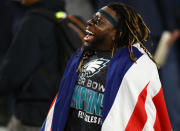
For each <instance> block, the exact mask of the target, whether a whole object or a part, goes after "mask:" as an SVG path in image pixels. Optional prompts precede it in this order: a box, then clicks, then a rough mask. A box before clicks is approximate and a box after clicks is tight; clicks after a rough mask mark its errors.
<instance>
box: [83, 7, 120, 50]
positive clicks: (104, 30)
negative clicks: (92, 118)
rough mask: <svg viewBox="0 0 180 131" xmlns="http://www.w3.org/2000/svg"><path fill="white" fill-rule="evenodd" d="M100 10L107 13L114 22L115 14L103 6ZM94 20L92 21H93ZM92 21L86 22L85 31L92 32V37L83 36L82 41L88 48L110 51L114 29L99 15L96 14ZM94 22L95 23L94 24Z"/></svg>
mask: <svg viewBox="0 0 180 131" xmlns="http://www.w3.org/2000/svg"><path fill="white" fill-rule="evenodd" d="M102 10H104V11H106V12H107V13H109V14H110V15H111V16H112V17H113V18H114V19H115V20H116V21H117V17H116V13H115V12H114V11H113V10H112V9H110V8H109V7H107V6H105V7H103V8H102ZM93 19H94V20H93ZM93 19H91V20H89V21H88V22H87V25H88V26H87V27H86V30H88V31H90V32H92V33H93V34H94V35H93V36H92V35H91V36H90V37H88V35H87V36H85V38H84V40H85V41H86V43H87V45H88V46H91V47H95V48H96V49H99V50H110V49H112V47H113V45H114V42H113V40H114V38H115V34H116V29H115V28H114V26H113V25H112V24H111V23H110V22H109V21H108V19H106V18H105V17H104V16H103V15H102V14H101V13H99V12H97V13H96V14H95V16H94V17H93ZM93 21H95V22H96V23H94V22H93Z"/></svg>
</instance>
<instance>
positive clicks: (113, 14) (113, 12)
mask: <svg viewBox="0 0 180 131" xmlns="http://www.w3.org/2000/svg"><path fill="white" fill-rule="evenodd" d="M101 10H104V11H106V12H107V13H108V14H110V15H111V16H112V17H113V18H114V19H115V20H116V21H118V19H117V16H116V12H115V11H113V10H112V9H111V8H109V7H108V6H104V7H103V8H101Z"/></svg>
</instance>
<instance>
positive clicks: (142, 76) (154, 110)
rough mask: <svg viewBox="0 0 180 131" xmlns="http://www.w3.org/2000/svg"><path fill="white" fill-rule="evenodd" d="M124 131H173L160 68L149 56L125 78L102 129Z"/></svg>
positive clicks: (141, 59)
mask: <svg viewBox="0 0 180 131" xmlns="http://www.w3.org/2000/svg"><path fill="white" fill-rule="evenodd" d="M106 88H108V87H106ZM124 130H125V131H141V130H144V131H153V130H155V131H161V130H162V131H164V130H166V131H170V130H172V129H171V125H170V121H169V118H168V113H167V110H166V105H165V102H164V97H163V92H162V88H161V83H160V80H159V76H158V71H157V68H156V65H155V64H154V63H153V62H152V61H151V60H150V59H149V57H148V56H147V55H146V54H144V55H143V56H141V57H140V58H139V59H138V60H137V62H136V63H134V64H133V65H132V66H131V68H130V69H129V70H128V71H127V73H126V74H125V76H124V78H123V80H122V83H121V84H120V88H119V91H118V93H117V95H116V98H115V100H114V103H113V105H112V107H111V109H110V111H109V113H108V115H107V117H106V119H105V121H104V123H103V125H102V131H124Z"/></svg>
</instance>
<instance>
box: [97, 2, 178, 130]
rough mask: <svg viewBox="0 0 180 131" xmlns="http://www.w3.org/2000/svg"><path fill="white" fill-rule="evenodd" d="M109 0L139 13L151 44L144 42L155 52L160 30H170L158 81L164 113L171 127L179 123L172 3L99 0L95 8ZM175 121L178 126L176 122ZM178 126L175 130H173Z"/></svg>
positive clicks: (175, 26) (174, 27) (174, 22)
mask: <svg viewBox="0 0 180 131" xmlns="http://www.w3.org/2000/svg"><path fill="white" fill-rule="evenodd" d="M110 2H124V3H126V4H128V5H131V6H132V7H133V8H135V9H136V10H137V12H139V13H140V14H141V15H142V17H143V18H144V21H145V22H146V23H147V25H148V27H149V29H150V31H151V34H150V35H151V39H152V41H153V43H154V45H153V46H152V47H150V46H149V44H146V46H147V48H148V49H150V51H151V52H152V53H153V54H155V52H156V49H157V46H158V43H159V40H160V38H161V36H162V34H163V32H164V31H169V32H171V33H172V35H171V38H170V40H169V43H168V48H169V49H168V50H169V51H168V55H167V58H166V62H165V64H164V65H163V66H162V67H161V68H160V70H159V73H160V79H161V81H162V85H163V90H164V96H165V100H166V104H167V109H168V113H169V116H170V120H171V123H172V127H173V128H174V129H175V128H176V125H177V124H178V123H179V124H180V110H179V107H180V104H179V100H180V99H179V84H180V83H179V79H180V77H179V67H178V59H177V50H176V49H177V45H176V44H175V41H176V39H177V38H178V36H179V30H177V25H176V21H175V15H174V2H175V1H171V0H148V1H144V0H99V1H98V2H97V6H98V8H101V7H102V6H104V5H105V4H108V3H110ZM179 124H178V125H179ZM178 130H180V129H177V131H178Z"/></svg>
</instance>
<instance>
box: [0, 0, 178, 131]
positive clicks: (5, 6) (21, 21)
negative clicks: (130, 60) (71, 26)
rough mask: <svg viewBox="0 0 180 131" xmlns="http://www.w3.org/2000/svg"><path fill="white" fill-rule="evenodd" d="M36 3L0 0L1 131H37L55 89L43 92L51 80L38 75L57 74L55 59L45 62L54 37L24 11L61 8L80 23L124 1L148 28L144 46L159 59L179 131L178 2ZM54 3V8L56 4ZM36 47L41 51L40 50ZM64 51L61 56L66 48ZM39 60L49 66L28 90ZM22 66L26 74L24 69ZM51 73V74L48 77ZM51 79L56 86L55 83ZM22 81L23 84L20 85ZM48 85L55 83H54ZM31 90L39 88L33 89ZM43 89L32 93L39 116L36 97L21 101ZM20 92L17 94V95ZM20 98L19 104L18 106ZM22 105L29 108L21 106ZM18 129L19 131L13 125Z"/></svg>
mask: <svg viewBox="0 0 180 131" xmlns="http://www.w3.org/2000/svg"><path fill="white" fill-rule="evenodd" d="M40 1H41V2H40V3H43V4H42V5H40V4H36V3H38V2H39V0H1V1H0V131H16V130H14V129H12V127H16V126H17V125H21V124H22V125H25V127H24V130H23V131H25V129H26V127H28V128H29V130H28V131H36V130H39V128H40V127H41V125H42V122H43V120H44V119H45V116H46V115H44V114H47V112H48V108H49V106H50V103H51V101H52V99H53V97H54V96H55V93H54V92H56V91H57V89H55V88H54V87H53V88H54V89H49V87H47V89H48V90H46V89H43V88H40V86H41V85H48V84H49V85H50V86H51V83H52V82H51V81H50V82H49V83H43V82H44V81H45V80H44V79H43V77H45V76H47V78H48V80H50V79H57V78H59V77H58V76H56V77H55V76H54V74H56V75H57V72H56V71H55V70H52V68H53V69H54V67H53V66H52V65H53V64H56V62H55V61H54V62H52V65H47V64H44V63H49V62H51V60H52V59H51V57H52V56H53V55H55V54H53V52H54V50H56V49H55V46H56V44H54V45H55V46H53V47H54V48H53V47H51V46H50V45H51V44H52V43H53V42H54V41H55V40H53V39H55V38H54V37H55V36H53V35H52V34H53V33H52V32H53V29H52V28H53V24H52V23H50V22H49V23H48V22H47V21H46V22H45V21H44V20H42V18H38V16H32V14H31V13H29V12H30V11H31V10H32V9H34V8H39V7H40V8H42V7H43V8H47V9H48V10H50V11H52V12H57V11H63V12H64V13H65V14H67V15H73V16H78V18H80V19H81V21H83V22H85V21H87V20H88V19H90V18H92V15H93V14H94V13H95V12H96V11H97V10H98V9H100V8H101V7H103V6H105V5H106V4H108V3H110V2H123V3H125V4H128V5H130V6H132V7H133V8H135V10H136V11H137V12H139V13H140V14H141V16H142V17H143V19H144V21H145V23H146V24H147V26H148V27H149V29H150V30H151V39H152V41H153V43H154V46H153V47H150V46H149V44H148V42H147V43H146V44H147V48H148V49H149V50H150V51H151V52H152V53H153V54H154V55H156V56H157V57H158V60H159V61H160V63H159V64H160V65H161V68H160V69H159V74H160V79H161V82H162V87H163V91H164V97H165V100H166V105H167V109H168V113H169V116H170V121H171V124H172V127H173V129H174V131H180V102H179V101H180V83H179V82H180V39H179V36H180V0H148V1H145V0H49V1H48V0H40ZM42 1H43V2H42ZM53 2H54V3H53ZM31 3H32V4H31ZM34 3H35V4H34ZM44 3H45V4H44ZM47 3H48V4H47ZM39 5H40V6H39ZM50 5H51V6H50ZM57 5H58V7H56V6H57ZM32 17H33V18H32ZM41 23H42V24H41ZM72 35H73V34H72ZM47 37H48V39H47ZM51 39H52V40H51ZM43 41H44V42H43ZM46 42H47V43H48V42H49V45H48V44H45V43H46ZM26 45H27V46H26ZM37 45H38V46H37ZM50 47H51V48H52V49H50ZM41 50H43V51H42V52H41ZM39 52H41V53H39ZM49 52H51V53H49ZM63 53H64V54H65V53H66V52H63ZM48 54H49V55H48ZM42 55H43V56H46V58H42V57H40V56H42ZM26 56H27V57H26ZM48 58H49V59H48ZM27 59H31V61H27ZM42 61H43V62H42ZM39 63H41V64H39ZM42 63H43V65H46V67H47V66H48V68H46V71H43V72H38V73H36V74H35V75H33V78H34V79H36V78H37V77H38V78H41V77H42V79H39V81H38V82H34V83H33V84H31V83H30V84H31V89H26V88H27V87H28V86H29V85H28V84H29V79H32V78H31V77H30V75H32V73H33V72H34V71H35V70H36V68H38V67H39V66H38V65H42ZM17 67H19V68H17ZM25 67H27V68H25ZM44 67H45V66H44ZM26 70H28V71H29V72H28V73H26ZM47 70H48V73H47ZM49 72H50V73H49ZM52 72H53V73H54V74H53V75H52ZM40 73H41V75H40ZM44 74H45V75H44ZM52 81H53V80H52ZM30 82H31V81H30ZM40 83H42V84H40ZM55 83H56V84H57V81H56V82H55ZM22 85H23V86H22ZM24 85H26V86H25V87H24ZM27 85H28V86H27ZM52 85H55V84H54V83H53V84H52ZM34 88H39V89H36V91H35V92H33V91H32V90H33V89H34ZM24 90H25V91H26V92H25V93H26V94H24V96H23V97H22V96H21V95H19V94H21V93H24V92H23V91H24ZM52 90H53V91H52ZM49 91H50V92H52V93H51V94H50V95H49V94H48V93H46V92H49ZM32 92H33V93H32ZM42 92H43V93H44V92H45V93H44V94H43V95H44V96H43V99H42V98H39V97H37V101H39V103H41V105H42V106H41V107H43V109H45V110H44V114H41V108H39V107H38V103H36V104H34V103H33V102H34V101H36V97H34V98H33V100H32V97H28V99H30V100H27V99H24V98H26V96H30V95H32V96H36V95H37V96H38V95H39V94H41V93H42ZM45 95H46V96H45ZM19 96H20V97H22V98H21V99H19ZM44 97H45V98H46V99H47V98H49V100H50V101H46V99H44ZM17 100H18V101H20V102H21V106H19V103H20V102H19V103H18V102H17ZM22 101H23V102H24V103H23V105H22ZM32 101H33V102H32ZM27 104H28V109H27V107H26V105H27ZM15 105H16V106H15ZM31 107H32V108H33V110H34V112H36V113H34V114H33V113H32V116H31ZM17 110H18V111H17ZM23 112H24V113H23ZM25 112H26V113H28V114H29V116H27V115H25V116H23V114H26V113H25ZM24 117H26V118H27V117H28V119H29V118H30V117H32V118H31V119H36V120H37V121H32V122H29V121H28V120H26V119H25V118H24ZM36 127H37V128H36ZM17 131H20V130H18V127H17Z"/></svg>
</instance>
